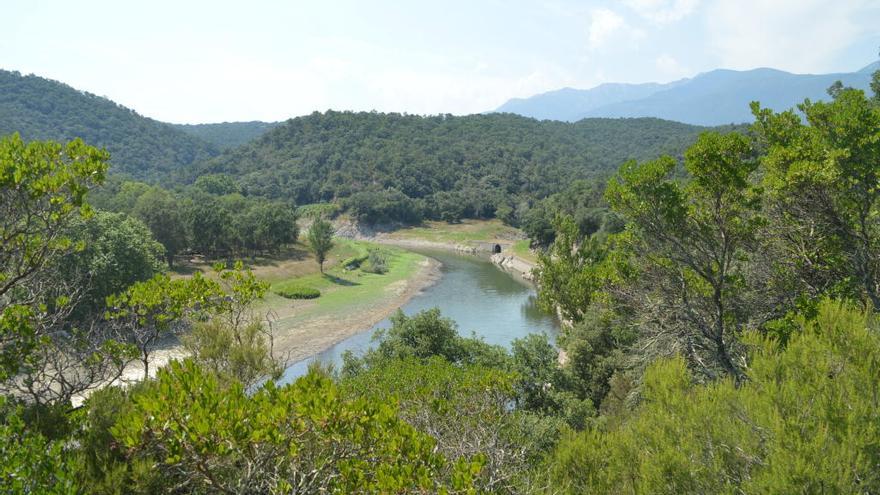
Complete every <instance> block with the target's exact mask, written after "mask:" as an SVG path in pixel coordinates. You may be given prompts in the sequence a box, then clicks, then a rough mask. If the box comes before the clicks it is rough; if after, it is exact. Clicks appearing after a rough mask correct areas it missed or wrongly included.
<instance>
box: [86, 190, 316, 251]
mask: <svg viewBox="0 0 880 495" xmlns="http://www.w3.org/2000/svg"><path fill="white" fill-rule="evenodd" d="M92 202H93V204H94V205H95V206H97V207H99V208H102V209H105V210H109V211H114V212H121V213H125V214H128V215H131V216H133V217H135V218H137V219H139V220H141V221H142V222H143V223H144V224H145V225H146V226H147V227H148V228H149V229H150V231H151V232H152V234H153V236H154V237H155V238H156V240H157V241H159V243H161V244H162V246H163V247H164V252H165V259H166V261H167V263H168V266H169V267H171V266H172V265H173V262H174V256H176V255H177V254H179V253H183V252H188V253H198V254H202V255H205V256H208V257H209V258H219V257H227V258H230V257H231V258H236V257H253V256H256V255H260V254H268V253H275V252H277V251H278V250H279V249H281V248H282V247H284V246H285V245H288V244H292V243H295V242H296V240H297V237H298V236H299V228H298V226H297V223H296V222H297V214H296V207H295V206H294V205H292V204H290V203H287V202H283V201H271V200H267V199H263V198H254V197H245V196H242V195H241V194H239V193H237V192H235V185H234V184H233V183H230V182H228V181H223V180H220V179H218V178H217V177H212V176H205V177H201V178H199V180H197V181H196V183H195V184H194V185H193V186H192V187H189V188H185V189H180V190H178V191H168V190H165V189H162V188H161V187H158V186H151V185H149V184H145V183H142V182H133V181H126V180H122V179H119V178H114V179H111V180H110V181H108V183H107V184H105V185H104V187H102V188H101V189H99V190H97V191H96V193H95V194H94V197H93V201H92Z"/></svg>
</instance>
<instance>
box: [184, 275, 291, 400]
mask: <svg viewBox="0 0 880 495" xmlns="http://www.w3.org/2000/svg"><path fill="white" fill-rule="evenodd" d="M215 268H216V269H217V271H218V277H219V279H220V283H221V285H222V286H223V287H222V289H223V292H224V294H225V296H224V297H222V298H219V299H217V300H215V301H213V305H212V308H211V319H210V320H209V321H200V322H196V324H195V325H194V327H193V329H192V331H191V332H190V333H189V334H187V335H186V336H184V338H183V343H184V346H185V347H186V348H187V350H189V351H190V354H191V356H192V359H193V361H194V362H195V363H196V364H198V365H199V366H201V367H202V368H203V369H206V370H209V371H211V372H213V373H215V374H217V375H218V376H220V377H223V378H226V379H230V380H234V381H238V382H240V383H242V384H244V385H245V386H246V387H250V386H253V385H255V384H257V383H259V382H260V381H262V380H264V379H266V378H268V377H271V378H278V377H279V376H280V375H281V373H282V372H283V371H284V360H283V359H280V358H278V357H277V356H275V355H274V340H273V334H272V328H271V321H267V317H263V316H262V315H258V314H257V312H256V311H255V309H254V305H255V304H256V303H257V301H259V300H260V299H262V298H263V297H264V296H265V295H266V291H267V290H268V289H269V284H267V283H266V282H262V281H259V280H257V278H256V277H255V276H254V274H253V272H251V271H250V270H246V269H244V266H243V265H242V263H241V262H238V263H236V265H235V268H234V269H233V270H228V269H226V268H225V267H223V265H221V264H218V265H217V266H216V267H215Z"/></svg>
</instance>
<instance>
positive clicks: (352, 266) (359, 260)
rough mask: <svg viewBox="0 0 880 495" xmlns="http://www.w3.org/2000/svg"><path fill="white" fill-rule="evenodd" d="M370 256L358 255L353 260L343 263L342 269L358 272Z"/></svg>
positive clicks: (349, 259)
mask: <svg viewBox="0 0 880 495" xmlns="http://www.w3.org/2000/svg"><path fill="white" fill-rule="evenodd" d="M368 257H369V255H366V254H364V255H358V256H352V257H351V258H347V259H346V260H344V261H343V262H342V268H345V269H346V270H356V269H358V268H360V267H361V265H362V264H363V262H364V261H367V258H368Z"/></svg>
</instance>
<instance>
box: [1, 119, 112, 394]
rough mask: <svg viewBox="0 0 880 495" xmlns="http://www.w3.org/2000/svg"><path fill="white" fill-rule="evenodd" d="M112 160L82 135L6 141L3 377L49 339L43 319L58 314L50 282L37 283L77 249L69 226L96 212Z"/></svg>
mask: <svg viewBox="0 0 880 495" xmlns="http://www.w3.org/2000/svg"><path fill="white" fill-rule="evenodd" d="M107 159H108V155H107V153H106V152H104V151H100V150H97V149H95V148H92V147H90V146H87V145H86V144H84V143H83V142H82V141H80V140H74V141H71V142H70V143H67V144H66V145H61V144H57V143H52V142H39V141H34V142H30V143H27V144H25V143H24V142H23V141H22V140H21V138H20V137H19V136H18V135H17V134H16V135H13V136H10V137H6V138H2V139H0V380H3V379H6V378H8V377H9V376H10V375H13V374H15V373H16V371H17V370H18V367H19V365H20V364H21V363H22V362H23V361H24V360H25V359H27V357H28V355H29V354H30V353H31V352H32V351H33V350H34V348H35V347H36V346H37V344H38V343H39V340H40V338H41V337H42V335H41V331H40V323H39V321H38V320H40V319H41V318H46V317H49V318H51V315H47V314H46V311H44V308H46V306H45V304H46V303H47V302H49V301H46V300H45V296H46V294H47V290H46V289H47V285H46V284H42V283H40V284H33V282H35V281H36V279H38V278H39V275H40V274H42V273H44V271H45V270H46V268H47V267H49V266H50V263H49V262H50V260H51V259H52V258H53V257H56V256H58V255H60V254H63V253H67V252H70V251H72V250H74V249H75V248H76V247H78V246H76V245H75V244H74V243H73V242H72V241H71V239H70V238H69V237H67V235H66V234H67V232H68V231H67V227H68V226H69V225H70V223H71V222H72V221H73V220H74V219H76V218H80V217H86V216H88V215H90V214H91V209H90V208H89V206H88V204H87V203H86V202H85V196H86V193H87V192H88V190H89V188H90V187H92V186H94V185H96V184H100V183H101V182H103V180H104V174H105V173H106V171H107ZM52 302H54V303H61V304H56V305H61V306H63V305H64V304H63V303H64V302H65V301H60V300H57V301H52Z"/></svg>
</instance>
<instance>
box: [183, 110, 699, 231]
mask: <svg viewBox="0 0 880 495" xmlns="http://www.w3.org/2000/svg"><path fill="white" fill-rule="evenodd" d="M701 130H703V128H701V127H695V126H691V125H686V124H680V123H676V122H669V121H663V120H658V119H650V118H645V119H587V120H582V121H580V122H577V123H564V122H551V121H547V122H539V121H536V120H533V119H530V118H525V117H520V116H516V115H511V114H491V115H470V116H464V117H455V116H449V115H440V116H430V117H423V116H414V115H400V114H382V113H364V112H362V113H352V112H327V113H313V114H311V115H309V116H305V117H299V118H295V119H291V120H289V121H287V122H286V123H284V124H281V125H280V126H278V127H277V128H275V129H273V130H272V131H269V132H268V133H266V134H265V135H263V136H262V137H260V138H258V139H257V140H255V141H253V142H251V143H249V144H246V145H244V146H242V147H240V148H236V149H233V150H230V151H227V152H225V153H223V154H222V155H220V156H218V157H216V158H214V159H211V160H208V161H205V162H201V163H198V164H195V165H194V166H193V167H190V168H188V169H187V170H185V171H184V172H185V173H187V174H188V175H187V177H186V179H188V180H193V179H194V178H195V177H196V176H199V175H206V174H218V173H222V174H228V175H229V176H232V177H233V178H234V180H235V181H236V182H237V185H238V187H239V188H240V190H241V191H242V192H243V193H245V194H248V195H259V196H267V197H272V198H285V199H292V200H293V201H295V202H296V203H297V204H307V203H315V202H322V201H331V200H339V199H341V198H349V199H348V200H344V201H343V203H344V204H346V202H347V206H349V207H351V208H353V209H355V210H359V209H361V210H362V209H363V208H373V209H375V208H382V206H381V205H383V204H386V203H388V202H391V203H394V205H392V206H389V208H392V209H393V208H396V207H398V206H399V207H400V208H402V209H404V210H405V209H416V210H421V211H422V212H423V213H424V216H425V217H436V216H441V215H440V213H441V212H442V211H441V210H444V209H449V208H452V209H455V208H457V207H459V206H461V207H463V208H464V211H460V212H453V213H460V214H461V215H464V216H470V217H481V216H492V215H494V214H495V210H496V209H498V208H500V207H502V205H507V206H508V207H511V208H513V207H515V206H516V204H517V202H518V201H521V200H523V199H531V198H540V197H544V196H547V195H549V194H551V193H553V192H557V191H559V190H560V189H561V188H562V187H563V186H564V185H565V184H567V183H569V182H570V181H571V180H574V179H578V178H583V179H589V178H594V177H597V176H604V175H607V174H608V173H609V172H611V171H614V170H616V169H617V167H618V166H620V164H621V163H623V162H624V161H625V160H627V159H629V158H636V159H648V158H654V157H657V156H658V155H661V154H664V153H670V154H673V155H679V154H680V153H681V152H682V151H683V150H684V149H685V147H686V146H687V145H689V144H690V143H692V142H693V140H694V138H695V137H696V135H697V134H698V133H699V132H700V131H701ZM227 179H228V178H227ZM407 198H411V199H414V200H417V201H416V202H415V203H413V204H411V205H406V204H402V205H401V204H400V202H401V201H403V202H404V203H405V202H406V199H407ZM387 213H388V214H387V215H385V213H383V212H376V211H370V212H366V213H365V215H366V216H367V217H370V218H372V219H374V220H379V219H382V217H383V216H387V217H389V219H395V217H399V215H396V214H395V213H394V212H387ZM452 216H453V217H455V216H460V215H455V214H453V215H452ZM397 219H399V218H397Z"/></svg>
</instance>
